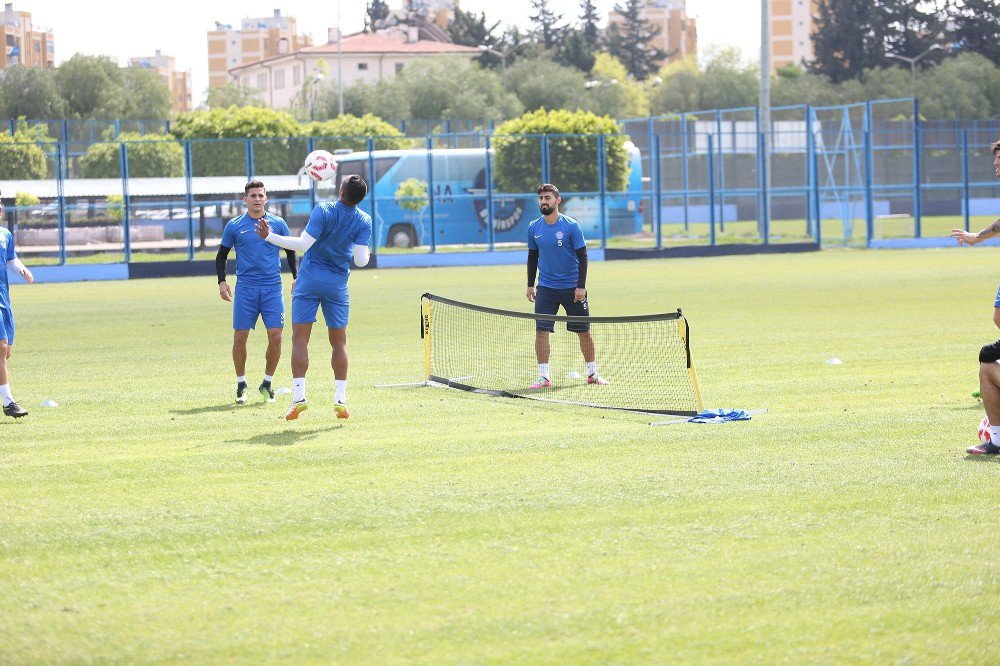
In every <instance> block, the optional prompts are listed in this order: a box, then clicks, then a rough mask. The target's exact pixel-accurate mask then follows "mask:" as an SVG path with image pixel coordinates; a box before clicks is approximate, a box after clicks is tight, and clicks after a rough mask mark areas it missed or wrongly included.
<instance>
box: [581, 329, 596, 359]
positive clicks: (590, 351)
mask: <svg viewBox="0 0 1000 666" xmlns="http://www.w3.org/2000/svg"><path fill="white" fill-rule="evenodd" d="M578 335H579V336H580V351H581V352H583V360H584V361H586V362H587V363H592V362H593V361H594V359H595V358H596V353H595V352H594V338H593V336H592V335H591V334H590V332H589V331H588V332H586V333H579V334H578Z"/></svg>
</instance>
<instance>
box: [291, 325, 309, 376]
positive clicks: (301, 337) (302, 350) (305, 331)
mask: <svg viewBox="0 0 1000 666" xmlns="http://www.w3.org/2000/svg"><path fill="white" fill-rule="evenodd" d="M312 327H313V325H312V324H311V323H309V324H292V377H293V378H298V377H305V376H306V370H308V369H309V336H310V335H311V334H312Z"/></svg>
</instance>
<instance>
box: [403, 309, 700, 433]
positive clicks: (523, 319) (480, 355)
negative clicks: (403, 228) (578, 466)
mask: <svg viewBox="0 0 1000 666" xmlns="http://www.w3.org/2000/svg"><path fill="white" fill-rule="evenodd" d="M421 314H422V322H421V324H422V326H421V336H422V337H423V338H424V362H425V371H426V377H427V380H428V381H431V382H436V383H439V384H444V385H447V386H450V387H453V388H458V389H463V390H466V391H474V392H476V393H484V394H488V395H496V396H505V397H520V398H530V399H533V400H544V401H548V402H560V403H567V404H573V405H585V406H589V407H603V408H607V409H622V410H630V411H638V412H651V413H656V414H677V415H680V416H689V415H694V414H697V413H698V412H699V411H701V410H702V401H701V394H700V391H699V389H698V380H697V376H696V375H695V371H694V365H693V364H692V362H691V348H690V338H689V328H688V323H687V320H686V319H685V318H684V316H683V315H682V314H681V311H680V310H677V311H676V312H670V313H666V314H654V315H638V316H630V317H567V316H558V315H536V314H532V313H525V312H513V311H508V310H497V309H495V308H488V307H483V306H481V305H473V304H471V303H462V302H460V301H454V300H451V299H449V298H443V297H441V296H435V295H433V294H424V295H423V296H422V297H421ZM539 320H543V321H551V322H554V324H555V332H553V333H551V334H549V343H550V350H551V351H550V356H549V370H550V378H551V380H552V386H551V387H546V388H539V389H531V388H529V387H530V386H531V385H532V384H533V383H534V382H535V380H537V379H538V361H537V359H536V356H535V330H536V322H537V321H539ZM580 323H588V324H589V325H590V335H591V337H592V338H593V342H594V350H595V352H596V361H597V372H598V373H599V374H600V375H601V376H602V377H603V378H605V379H606V380H607V381H608V384H607V385H604V386H601V385H597V384H588V383H587V366H586V363H585V362H584V357H583V353H582V352H581V349H580V345H581V341H580V336H579V335H578V334H577V333H576V332H571V331H568V330H567V325H568V324H569V325H570V326H573V325H574V324H575V325H577V326H579V324H580Z"/></svg>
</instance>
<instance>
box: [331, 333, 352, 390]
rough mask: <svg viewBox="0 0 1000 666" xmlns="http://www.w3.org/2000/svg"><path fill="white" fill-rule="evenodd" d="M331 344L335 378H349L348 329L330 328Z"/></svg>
mask: <svg viewBox="0 0 1000 666" xmlns="http://www.w3.org/2000/svg"><path fill="white" fill-rule="evenodd" d="M327 330H328V331H329V334H330V346H331V347H332V348H333V357H332V358H331V359H330V365H332V366H333V377H334V379H341V380H343V379H347V362H348V358H347V329H346V328H330V329H327Z"/></svg>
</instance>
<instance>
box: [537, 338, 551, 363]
mask: <svg viewBox="0 0 1000 666" xmlns="http://www.w3.org/2000/svg"><path fill="white" fill-rule="evenodd" d="M550 352H551V348H550V347H549V332H548V331H535V357H536V358H537V359H538V362H539V363H548V362H549V354H550Z"/></svg>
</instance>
